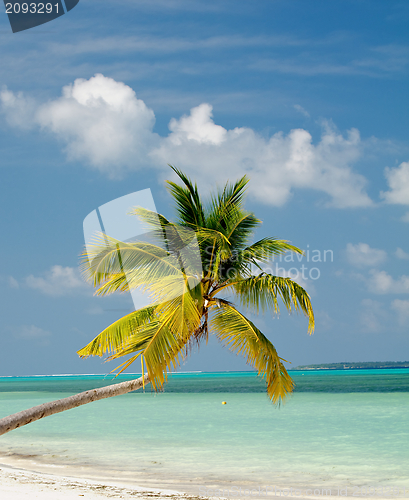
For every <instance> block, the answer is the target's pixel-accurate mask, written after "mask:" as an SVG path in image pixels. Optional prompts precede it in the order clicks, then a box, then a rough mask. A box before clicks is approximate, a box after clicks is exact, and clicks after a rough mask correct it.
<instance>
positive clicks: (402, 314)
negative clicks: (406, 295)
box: [391, 299, 409, 326]
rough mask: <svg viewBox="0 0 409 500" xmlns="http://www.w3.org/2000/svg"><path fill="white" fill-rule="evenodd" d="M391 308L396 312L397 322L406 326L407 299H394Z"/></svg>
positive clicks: (408, 316)
mask: <svg viewBox="0 0 409 500" xmlns="http://www.w3.org/2000/svg"><path fill="white" fill-rule="evenodd" d="M391 308H392V309H394V310H395V311H396V312H397V313H398V322H399V324H400V325H402V326H407V324H408V322H409V300H400V299H395V300H394V301H393V302H392V304H391Z"/></svg>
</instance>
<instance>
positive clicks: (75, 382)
mask: <svg viewBox="0 0 409 500" xmlns="http://www.w3.org/2000/svg"><path fill="white" fill-rule="evenodd" d="M291 375H292V376H293V378H294V380H295V382H296V384H297V387H296V391H295V393H294V394H293V395H292V396H291V398H290V399H289V401H288V402H287V403H286V404H285V405H284V406H283V407H281V408H280V409H276V408H275V407H274V406H272V404H271V403H270V402H269V400H268V398H267V396H266V394H265V386H264V382H263V381H262V380H261V379H260V378H258V377H257V376H255V375H254V374H253V373H249V372H244V373H217V374H206V373H190V374H175V375H173V376H172V377H171V378H170V380H169V383H168V384H167V386H166V388H165V392H163V393H160V394H153V393H151V392H150V389H149V388H148V387H147V389H146V390H145V393H143V392H142V391H137V392H135V393H131V394H127V395H124V396H121V397H117V398H110V399H106V400H103V401H98V402H95V403H92V404H88V405H85V406H83V407H80V408H76V409H74V410H70V411H67V412H63V413H61V414H58V415H54V416H52V417H47V418H45V419H43V420H40V421H38V422H34V423H32V424H30V425H28V426H25V427H23V428H21V429H17V430H15V431H13V432H11V433H9V434H6V435H4V436H2V437H1V438H0V462H2V461H3V462H5V463H13V464H14V465H15V466H21V467H27V468H30V469H31V470H49V471H51V472H52V470H53V469H55V472H58V473H60V472H61V470H72V471H76V472H75V473H76V474H78V473H79V472H80V473H81V474H83V475H85V476H86V475H89V476H93V477H104V478H117V479H118V478H119V479H121V480H123V481H124V482H126V481H128V482H133V483H134V484H139V485H141V486H150V487H158V488H172V487H173V488H174V489H182V491H189V492H191V493H196V494H199V493H202V494H205V493H206V492H211V490H210V488H216V487H217V488H223V489H224V490H225V491H229V490H230V491H232V492H235V491H236V490H233V488H236V489H237V487H240V486H241V487H243V488H250V487H251V488H257V487H258V486H260V487H261V488H263V487H266V486H278V487H281V488H290V487H293V488H301V489H305V488H313V489H315V488H323V487H329V488H331V489H332V490H333V491H334V492H336V491H337V488H346V487H347V488H349V489H350V490H349V492H350V493H352V491H353V490H352V488H355V491H358V490H357V488H360V489H359V492H361V491H362V492H363V490H362V488H363V487H369V486H372V487H376V488H378V491H379V488H385V491H387V488H391V487H395V488H400V495H395V497H396V496H401V497H402V496H404V494H403V492H404V491H405V490H404V488H406V496H408V497H409V478H408V472H407V471H408V470H409V411H408V410H409V369H388V370H348V371H346V370H345V371H325V372H323V371H304V372H292V373H291ZM128 378H132V377H130V376H129V375H128V376H123V377H118V378H117V379H116V380H115V382H118V381H122V380H124V379H128ZM110 383H113V381H112V378H111V377H103V376H98V375H73V376H53V377H4V378H0V417H2V416H6V415H8V414H10V413H14V412H16V411H19V410H22V409H26V408H29V407H31V406H35V405H37V404H41V403H42V402H45V401H50V400H54V399H60V398H63V397H66V396H68V395H70V394H74V393H76V392H81V391H83V390H87V389H90V388H94V387H98V386H101V385H108V384H110ZM222 401H226V402H227V404H225V405H222ZM47 468H48V469H47ZM368 491H369V490H368ZM231 496H237V495H234V494H232V495H231ZM357 496H368V495H363V494H362V495H357ZM375 496H378V497H379V496H383V495H379V494H378V495H375ZM385 496H388V495H385ZM392 496H393V495H392Z"/></svg>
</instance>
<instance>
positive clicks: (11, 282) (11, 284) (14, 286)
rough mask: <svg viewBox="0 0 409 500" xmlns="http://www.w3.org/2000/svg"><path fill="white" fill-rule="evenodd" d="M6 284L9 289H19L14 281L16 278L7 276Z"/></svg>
mask: <svg viewBox="0 0 409 500" xmlns="http://www.w3.org/2000/svg"><path fill="white" fill-rule="evenodd" d="M8 282H9V286H10V287H11V288H20V285H19V283H18V281H17V280H16V278H13V276H9V278H8Z"/></svg>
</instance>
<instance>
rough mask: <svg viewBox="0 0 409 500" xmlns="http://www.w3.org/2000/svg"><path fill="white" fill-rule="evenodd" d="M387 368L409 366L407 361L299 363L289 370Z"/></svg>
mask: <svg viewBox="0 0 409 500" xmlns="http://www.w3.org/2000/svg"><path fill="white" fill-rule="evenodd" d="M388 368H409V361H365V362H358V363H325V364H321V365H301V366H296V367H295V368H291V371H303V370H379V369H388Z"/></svg>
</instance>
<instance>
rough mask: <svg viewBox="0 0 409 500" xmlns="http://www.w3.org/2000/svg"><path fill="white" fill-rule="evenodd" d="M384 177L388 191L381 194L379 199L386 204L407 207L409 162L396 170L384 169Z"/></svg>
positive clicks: (408, 203) (408, 198) (408, 202)
mask: <svg viewBox="0 0 409 500" xmlns="http://www.w3.org/2000/svg"><path fill="white" fill-rule="evenodd" d="M385 176H386V179H387V182H388V185H389V191H386V192H381V197H382V198H384V199H385V201H386V202H387V203H395V204H400V205H409V162H403V163H401V164H400V165H399V167H396V168H386V169H385ZM406 215H407V214H406Z"/></svg>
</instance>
